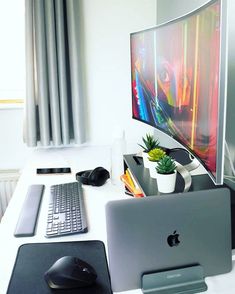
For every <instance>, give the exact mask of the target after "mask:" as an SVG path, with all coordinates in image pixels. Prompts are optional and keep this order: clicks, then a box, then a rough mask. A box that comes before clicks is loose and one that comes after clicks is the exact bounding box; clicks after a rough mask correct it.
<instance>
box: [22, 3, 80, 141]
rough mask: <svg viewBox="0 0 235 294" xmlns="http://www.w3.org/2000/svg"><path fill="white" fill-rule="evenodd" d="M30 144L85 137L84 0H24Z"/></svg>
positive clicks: (27, 132)
mask: <svg viewBox="0 0 235 294" xmlns="http://www.w3.org/2000/svg"><path fill="white" fill-rule="evenodd" d="M25 3H26V5H25V8H26V77H27V84H26V88H27V97H26V126H25V127H26V138H25V141H26V143H27V145H28V146H37V145H40V146H59V145H68V144H70V143H76V144H79V143H82V142H84V139H85V132H84V120H83V113H84V104H83V101H82V100H83V95H82V87H81V64H80V51H79V48H80V40H79V39H80V35H79V22H78V18H79V17H78V15H79V6H78V4H79V1H77V0H25Z"/></svg>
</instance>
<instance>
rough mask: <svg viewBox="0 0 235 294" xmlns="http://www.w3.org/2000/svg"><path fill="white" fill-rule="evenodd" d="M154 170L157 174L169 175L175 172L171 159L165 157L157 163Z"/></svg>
mask: <svg viewBox="0 0 235 294" xmlns="http://www.w3.org/2000/svg"><path fill="white" fill-rule="evenodd" d="M156 170H157V172H158V173H159V174H171V173H173V172H174V171H175V170H176V164H175V161H174V159H173V158H172V157H170V156H168V155H165V156H163V158H162V159H160V160H159V161H158V163H157V166H156Z"/></svg>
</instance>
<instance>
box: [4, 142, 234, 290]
mask: <svg viewBox="0 0 235 294" xmlns="http://www.w3.org/2000/svg"><path fill="white" fill-rule="evenodd" d="M110 158H111V156H110V150H109V148H108V147H101V146H100V147H80V148H66V149H46V150H36V151H35V152H34V153H33V155H32V157H31V158H30V160H29V162H28V163H27V164H26V166H25V168H24V170H23V171H22V175H21V177H20V180H19V182H18V185H17V187H16V190H15V193H14V195H13V197H12V199H11V201H10V204H9V206H8V208H7V211H6V213H5V215H4V217H3V219H2V222H1V225H0V240H1V247H0V248H1V250H0V294H5V293H6V291H7V286H8V283H9V280H10V277H11V272H12V269H13V266H14V262H15V258H16V254H17V250H18V248H19V246H20V245H21V244H25V243H31V242H33V243H36V242H66V241H79V240H102V241H103V242H104V243H105V245H106V248H107V242H106V225H105V210H104V207H105V204H106V203H107V202H108V201H110V200H117V199H124V198H128V197H129V196H127V195H126V194H125V193H124V187H123V186H122V184H121V182H120V185H113V184H112V183H111V181H110V180H108V181H107V182H106V184H105V185H103V186H102V187H91V186H83V191H84V199H85V205H86V210H87V217H88V225H89V232H88V233H85V234H77V235H71V236H64V237H59V238H51V239H48V238H46V237H45V236H44V235H45V230H46V219H47V207H48V195H49V188H50V185H52V184H57V183H65V182H71V181H74V180H75V173H76V172H78V171H81V170H86V169H93V168H95V167H97V166H103V167H105V168H106V169H108V170H110ZM48 166H49V167H61V166H70V167H71V169H72V173H71V174H69V175H36V168H39V167H48ZM31 184H44V185H45V186H46V189H45V191H44V195H43V200H42V204H41V209H40V213H39V218H38V224H37V230H36V235H35V236H33V237H28V238H26V237H24V238H15V237H14V236H13V233H14V230H15V226H16V223H17V220H18V216H19V213H20V210H21V206H22V203H23V201H24V198H25V196H26V193H27V189H28V186H29V185H31ZM206 283H207V285H208V290H207V292H205V293H208V294H217V293H223V294H232V293H234V291H235V252H233V270H232V271H231V272H230V273H228V274H225V275H219V276H214V277H208V278H206ZM123 293H128V294H140V293H142V292H141V290H140V289H138V290H132V291H127V292H123Z"/></svg>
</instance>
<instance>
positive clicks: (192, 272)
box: [142, 265, 207, 294]
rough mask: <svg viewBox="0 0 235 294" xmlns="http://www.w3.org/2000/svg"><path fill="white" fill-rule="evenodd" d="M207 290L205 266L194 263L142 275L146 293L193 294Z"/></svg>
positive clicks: (143, 289) (143, 287)
mask: <svg viewBox="0 0 235 294" xmlns="http://www.w3.org/2000/svg"><path fill="white" fill-rule="evenodd" d="M206 290H207V285H206V283H205V280H204V272H203V268H202V266H200V265H194V266H190V267H185V268H179V269H174V270H167V271H161V272H157V273H147V274H144V275H143V276H142V292H143V293H144V294H147V293H148V294H166V293H167V294H182V293H183V294H192V293H198V292H203V291H206Z"/></svg>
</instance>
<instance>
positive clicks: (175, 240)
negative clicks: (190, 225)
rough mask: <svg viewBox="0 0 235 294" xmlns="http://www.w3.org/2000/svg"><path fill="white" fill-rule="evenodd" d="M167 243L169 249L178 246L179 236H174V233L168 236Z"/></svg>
mask: <svg viewBox="0 0 235 294" xmlns="http://www.w3.org/2000/svg"><path fill="white" fill-rule="evenodd" d="M167 243H168V245H169V246H170V247H174V246H178V245H179V243H180V241H179V234H176V231H174V233H173V234H172V235H169V236H168V238H167Z"/></svg>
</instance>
